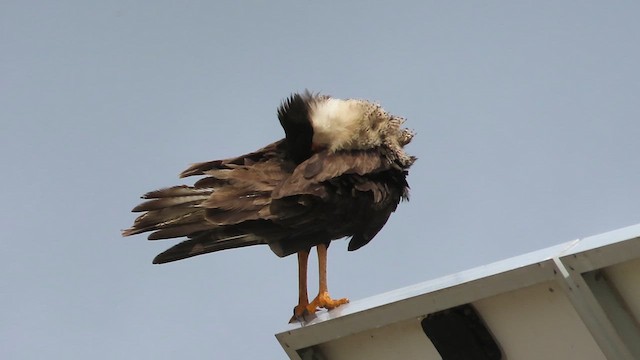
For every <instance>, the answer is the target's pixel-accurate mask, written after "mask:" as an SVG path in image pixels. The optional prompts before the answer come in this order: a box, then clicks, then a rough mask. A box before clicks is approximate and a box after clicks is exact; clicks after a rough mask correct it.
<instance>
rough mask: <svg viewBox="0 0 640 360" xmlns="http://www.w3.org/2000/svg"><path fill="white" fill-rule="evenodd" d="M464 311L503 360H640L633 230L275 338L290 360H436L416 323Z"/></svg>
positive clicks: (338, 313)
mask: <svg viewBox="0 0 640 360" xmlns="http://www.w3.org/2000/svg"><path fill="white" fill-rule="evenodd" d="M462 304H471V305H472V306H473V307H474V308H475V309H476V311H477V312H478V313H479V315H480V317H481V318H482V319H483V321H484V323H485V324H486V327H487V328H488V329H489V331H490V333H491V334H493V336H494V338H495V341H496V342H497V343H498V345H499V346H500V348H501V349H502V353H503V358H506V359H594V360H596V359H598V360H599V359H630V360H631V359H640V330H639V328H640V326H639V319H640V224H638V225H635V226H631V227H627V228H623V229H619V230H615V231H611V232H608V233H605V234H601V235H596V236H592V237H588V238H584V239H581V240H575V241H570V242H567V243H563V244H560V245H556V246H552V247H550V248H546V249H542V250H539V251H535V252H531V253H528V254H524V255H521V256H516V257H513V258H510V259H506V260H503V261H499V262H496V263H492V264H489V265H485V266H480V267H477V268H474V269H471V270H467V271H463V272H460V273H456V274H452V275H449V276H445V277H442V278H439V279H434V280H430V281H426V282H423V283H419V284H416V285H412V286H409V287H405V288H401V289H397V290H393V291H390V292H387V293H383V294H379V295H376V296H373V297H370V298H367V299H363V300H358V301H353V302H351V303H349V304H346V305H343V306H340V307H338V308H336V309H334V310H332V311H329V312H320V313H319V314H318V316H317V318H315V319H313V320H311V321H309V322H307V323H305V324H292V325H289V327H288V328H287V329H285V330H284V331H282V332H280V333H278V334H276V337H277V339H278V341H279V342H280V344H281V345H282V347H283V349H284V350H285V352H286V353H287V355H288V356H289V357H290V358H291V359H307V358H309V359H332V360H333V359H338V360H339V359H371V360H375V359H389V358H397V359H441V358H442V356H441V354H439V353H438V350H436V348H435V347H434V346H433V344H432V343H431V341H430V340H429V338H428V337H427V336H426V335H425V333H424V332H423V330H422V328H421V326H420V324H421V321H422V319H424V318H425V317H427V315H429V314H432V313H435V312H438V311H442V310H446V309H450V308H453V307H456V306H458V305H462Z"/></svg>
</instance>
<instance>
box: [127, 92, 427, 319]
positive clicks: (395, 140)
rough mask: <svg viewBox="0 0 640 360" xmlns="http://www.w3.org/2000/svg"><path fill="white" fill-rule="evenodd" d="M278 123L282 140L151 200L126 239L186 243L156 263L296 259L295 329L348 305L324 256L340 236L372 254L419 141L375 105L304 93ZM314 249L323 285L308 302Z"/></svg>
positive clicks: (286, 104) (205, 166)
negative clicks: (411, 146) (253, 252)
mask: <svg viewBox="0 0 640 360" xmlns="http://www.w3.org/2000/svg"><path fill="white" fill-rule="evenodd" d="M278 119H279V120H280V124H281V125H282V127H283V128H284V132H285V138H284V139H282V140H280V141H277V142H275V143H272V144H269V145H267V146H266V147H264V148H262V149H260V150H257V151H255V152H252V153H249V154H246V155H242V156H239V157H235V158H230V159H225V160H214V161H209V162H202V163H196V164H193V165H192V166H191V167H189V168H188V169H186V170H185V171H183V172H182V174H180V177H187V176H192V175H204V176H205V177H204V178H201V179H200V180H198V181H196V182H195V184H194V185H193V186H187V185H181V186H174V187H170V188H165V189H161V190H156V191H151V192H149V193H147V194H145V195H144V196H143V199H146V201H145V202H143V203H142V204H140V205H138V206H136V207H135V208H134V209H133V212H143V214H142V215H140V216H139V217H138V218H137V219H136V220H135V222H134V224H133V226H132V227H130V228H128V229H126V230H123V232H122V235H123V236H129V235H134V234H139V233H144V232H148V231H151V232H152V233H151V234H150V235H149V240H159V239H169V238H177V237H187V238H188V239H187V240H185V241H183V242H181V243H179V244H177V245H175V246H173V247H172V248H170V249H168V250H166V251H165V252H163V253H161V254H159V255H158V256H156V258H155V259H154V260H153V263H154V264H162V263H167V262H171V261H176V260H181V259H185V258H188V257H192V256H196V255H201V254H206V253H210V252H214V251H219V250H225V249H231V248H239V247H243V246H251V245H262V244H266V245H268V246H269V247H270V248H271V250H272V251H273V252H274V253H275V254H276V255H278V256H280V257H284V256H288V255H291V254H297V256H298V271H299V281H298V285H299V299H298V305H297V306H295V308H294V315H293V317H292V321H295V320H302V319H304V318H305V316H308V315H311V314H314V313H315V312H316V311H317V309H318V308H326V309H332V308H335V307H337V306H339V305H341V304H344V303H347V302H348V300H347V299H332V298H331V297H330V296H329V292H328V288H327V278H326V265H327V248H328V247H329V244H330V242H331V241H332V240H336V239H340V238H344V237H350V238H351V240H350V241H349V246H348V250H349V251H352V250H357V249H359V248H360V247H362V246H364V245H366V244H367V243H368V242H369V241H371V239H372V238H373V237H374V236H375V235H376V234H377V233H378V232H379V231H380V229H382V227H383V226H384V224H385V223H386V222H387V219H388V218H389V215H391V213H392V212H393V211H395V210H396V207H397V206H398V204H399V202H400V200H402V199H408V195H409V185H408V183H407V180H406V177H407V175H408V169H409V167H410V166H411V165H412V164H413V162H414V161H415V160H416V158H415V157H413V156H410V155H408V154H407V153H405V152H404V150H403V147H404V146H405V145H407V144H408V143H409V142H410V141H411V139H412V138H413V135H414V134H413V133H412V132H411V131H410V130H407V129H404V128H401V125H402V123H403V122H404V119H402V118H400V117H396V116H393V115H390V114H389V113H387V112H386V111H385V110H384V109H382V107H380V105H378V104H375V103H372V102H369V101H365V100H355V99H348V100H342V99H337V98H333V97H330V96H326V95H319V94H313V93H310V92H308V91H307V92H304V93H302V94H293V95H291V96H290V97H289V98H287V99H286V100H284V101H283V103H282V104H281V105H280V107H279V108H278ZM312 247H317V252H318V264H319V280H320V281H319V291H318V296H316V297H315V298H314V299H313V300H312V301H311V302H309V299H308V296H307V260H308V256H309V252H310V250H311V248H312Z"/></svg>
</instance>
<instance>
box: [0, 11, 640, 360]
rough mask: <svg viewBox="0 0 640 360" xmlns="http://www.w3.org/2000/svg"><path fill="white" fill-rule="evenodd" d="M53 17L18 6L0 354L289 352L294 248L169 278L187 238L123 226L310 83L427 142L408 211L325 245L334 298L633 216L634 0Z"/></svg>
mask: <svg viewBox="0 0 640 360" xmlns="http://www.w3.org/2000/svg"><path fill="white" fill-rule="evenodd" d="M36 3H37V2H25V1H4V2H3V3H2V5H0V24H2V25H0V26H1V27H2V31H0V48H1V51H0V71H1V76H0V160H1V163H2V168H3V169H4V176H2V186H1V187H0V197H1V198H2V200H3V201H2V203H1V205H0V212H1V213H2V216H1V217H0V224H1V226H2V233H3V236H2V240H1V241H2V242H1V247H2V253H3V255H4V260H3V261H2V262H0V274H2V275H1V276H0V291H1V292H2V295H1V296H0V309H1V310H0V358H3V359H42V358H44V357H46V358H48V359H83V358H88V359H150V358H153V359H175V358H185V359H250V358H260V359H280V358H284V356H285V355H284V352H283V351H282V350H281V349H280V347H279V345H278V343H277V341H276V339H275V338H274V337H273V334H274V333H276V332H279V331H282V330H283V329H285V328H286V327H287V326H286V323H287V321H288V319H289V317H290V316H291V313H292V308H293V306H294V305H295V303H296V301H297V280H296V276H297V273H296V259H295V257H288V258H285V259H279V258H277V257H276V256H275V255H273V254H272V253H271V251H270V250H269V249H268V248H266V247H254V248H244V249H239V250H231V251H227V252H222V253H216V254H211V255H205V256H201V257H196V258H193V259H189V260H186V261H181V262H178V263H172V264H168V265H162V266H158V265H151V259H152V258H153V257H154V256H155V255H156V254H157V253H158V252H160V251H162V250H164V249H165V248H167V247H169V246H170V245H172V244H174V242H170V241H166V242H162V241H158V242H148V241H146V240H145V238H144V237H143V236H137V237H133V238H127V239H123V238H121V237H120V229H122V228H125V227H128V226H129V225H130V224H131V222H132V221H133V219H134V217H135V216H134V215H133V214H131V213H130V212H129V210H130V209H131V208H132V207H133V206H134V205H136V204H137V203H138V200H139V199H138V197H139V196H140V195H141V194H143V193H144V192H146V191H148V190H153V189H156V188H159V187H164V186H169V185H174V184H177V183H179V181H180V180H178V179H177V174H178V173H179V172H180V171H181V170H183V169H184V168H186V166H188V164H189V163H191V162H197V161H205V160H212V159H217V158H224V157H229V156H233V155H239V154H241V153H246V152H249V151H252V150H254V149H257V148H258V147H261V146H263V145H266V144H267V143H269V142H272V141H275V140H277V139H279V138H281V137H282V136H283V132H282V130H281V128H280V126H279V124H278V122H277V118H276V108H277V106H278V105H279V102H280V101H281V100H282V99H283V98H284V97H286V96H288V95H289V94H290V93H291V92H293V91H301V90H304V89H305V88H308V89H310V90H315V91H322V92H325V93H328V94H331V95H334V96H337V97H357V98H366V99H371V100H377V101H379V102H380V103H381V104H382V105H383V106H384V107H385V109H387V110H388V111H390V112H391V113H393V114H396V115H401V116H404V117H406V118H407V119H408V121H407V125H408V126H409V127H411V128H413V129H415V130H416V131H417V133H418V135H417V136H416V138H415V139H414V141H413V143H412V144H411V145H410V146H409V148H408V151H409V152H410V153H412V154H414V155H416V156H418V157H419V161H418V162H417V163H416V164H415V166H414V167H413V168H412V171H411V174H410V177H409V181H410V184H411V186H412V197H411V201H410V202H409V203H404V204H401V206H400V208H399V209H398V211H397V212H396V213H395V214H394V215H393V216H392V217H391V219H390V221H389V222H388V224H387V226H386V227H385V228H384V229H383V231H382V232H380V234H378V236H377V237H376V239H375V240H374V241H372V242H371V243H370V244H369V245H367V246H366V247H364V248H362V249H361V250H359V251H356V252H353V253H348V252H347V251H346V242H336V243H334V244H333V245H332V247H331V249H330V258H329V267H330V269H329V271H330V273H329V287H330V291H331V292H332V294H333V295H335V296H337V297H341V296H348V297H350V298H351V299H352V300H353V301H357V300H358V299H362V298H365V297H368V296H371V295H374V294H377V293H380V292H384V291H388V290H392V289H396V288H399V287H403V286H406V285H410V284H414V283H417V282H421V281H425V280H429V279H433V278H435V277H439V276H442V275H445V274H448V273H452V272H457V271H461V270H465V269H468V268H471V267H475V266H479V265H483V264H486V263H489V262H493V261H496V260H500V259H503V258H506V257H511V256H515V255H518V254H521V253H524V252H528V251H532V250H536V249H539V248H543V247H547V246H551V245H554V244H557V243H560V242H564V241H569V240H572V239H575V238H578V237H583V236H587V235H592V234H597V233H600V232H605V231H609V230H613V229H616V228H619V227H623V226H627V225H631V224H635V223H637V222H638V221H639V217H638V199H639V198H640V186H639V184H640V166H639V161H638V154H640V141H638V139H639V138H640V106H639V104H640V102H639V98H638V94H639V93H640V70H639V69H640V68H639V67H638V64H640V47H639V46H638V34H639V33H640V22H638V14H639V11H640V5H639V3H638V2H633V1H626V2H624V1H615V2H595V1H593V2H591V1H580V2H555V1H554V2H551V1H548V2H541V1H531V2H522V1H521V2H508V1H503V2H492V1H488V2H482V3H480V2H477V1H469V2H463V1H460V2H451V1H447V2H445V1H441V2H432V1H415V2H387V3H386V4H383V5H370V2H367V3H366V4H369V5H365V2H362V3H361V4H359V5H356V4H355V3H351V4H346V3H344V2H336V3H333V4H329V3H327V2H318V1H315V2H311V1H288V2H282V1H277V2H274V1H263V2H253V3H251V2H240V1H238V2H233V1H220V2H217V3H215V4H214V2H169V1H154V2H139V3H137V4H136V3H132V2H128V1H111V2H87V1H64V2H45V1H43V2H39V4H36ZM312 264H313V265H312V267H314V268H315V257H314V258H312ZM315 276H316V275H315V274H314V273H311V274H310V283H311V284H313V285H314V286H312V287H311V290H310V291H311V292H314V291H315V289H316V287H315V284H316V277H315Z"/></svg>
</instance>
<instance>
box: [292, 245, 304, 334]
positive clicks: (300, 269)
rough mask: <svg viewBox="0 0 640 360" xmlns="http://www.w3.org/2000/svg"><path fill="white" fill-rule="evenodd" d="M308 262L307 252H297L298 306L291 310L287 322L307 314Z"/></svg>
mask: <svg viewBox="0 0 640 360" xmlns="http://www.w3.org/2000/svg"><path fill="white" fill-rule="evenodd" d="M308 261H309V250H304V251H300V252H298V305H296V307H295V308H293V317H291V320H289V322H294V321H297V320H300V319H303V318H304V316H305V315H308V314H309V312H308V310H307V307H308V306H309V297H308V295H307V264H308Z"/></svg>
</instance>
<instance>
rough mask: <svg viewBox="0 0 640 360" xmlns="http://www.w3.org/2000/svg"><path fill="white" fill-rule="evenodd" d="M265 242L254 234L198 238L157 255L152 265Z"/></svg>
mask: <svg viewBox="0 0 640 360" xmlns="http://www.w3.org/2000/svg"><path fill="white" fill-rule="evenodd" d="M264 243H265V241H264V240H263V239H262V238H260V237H256V236H255V235H254V234H242V235H236V236H233V237H229V238H225V239H218V240H215V241H212V240H208V239H207V240H202V239H198V238H194V239H189V240H185V241H183V242H181V243H179V244H178V245H175V246H173V247H171V248H169V249H167V250H166V251H164V252H162V253H160V254H158V256H156V257H155V258H154V259H153V263H154V264H164V263H168V262H172V261H177V260H182V259H186V258H190V257H192V256H196V255H202V254H206V253H210V252H214V251H220V250H227V249H234V248H239V247H245V246H252V245H259V244H264Z"/></svg>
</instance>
